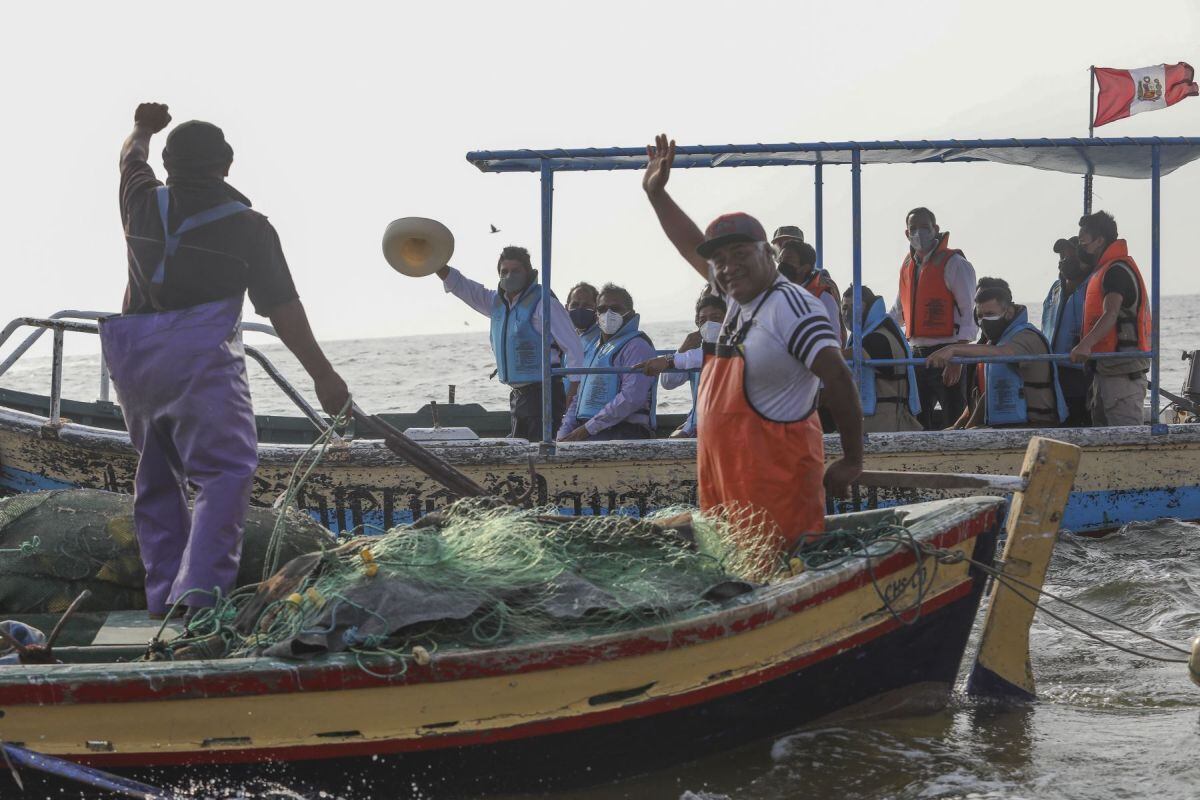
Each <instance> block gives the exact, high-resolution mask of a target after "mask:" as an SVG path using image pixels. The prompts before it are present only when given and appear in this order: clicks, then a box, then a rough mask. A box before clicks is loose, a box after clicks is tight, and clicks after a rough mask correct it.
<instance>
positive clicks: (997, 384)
mask: <svg viewBox="0 0 1200 800" xmlns="http://www.w3.org/2000/svg"><path fill="white" fill-rule="evenodd" d="M1023 330H1031V331H1034V332H1035V333H1037V335H1038V336H1041V338H1042V341H1043V342H1045V341H1046V337H1045V336H1043V335H1042V332H1041V331H1039V330H1038V329H1037V328H1036V327H1035V326H1034V325H1033V324H1032V323H1031V322H1030V321H1029V313H1028V312H1027V311H1026V310H1025V309H1021V313H1019V314H1018V315H1017V316H1016V317H1015V318H1014V319H1013V321H1012V322H1011V323H1010V324H1009V326H1008V329H1007V330H1005V331H1004V335H1003V336H1001V337H1000V341H998V342H996V344H997V345H1002V344H1007V343H1008V342H1010V341H1012V338H1013V337H1014V336H1016V335H1017V334H1018V333H1020V332H1021V331H1023ZM1046 348H1047V350H1049V348H1050V345H1049V343H1047V344H1046ZM982 366H983V368H984V381H985V384H986V386H987V390H986V396H985V397H984V401H985V404H986V408H985V409H984V411H985V416H984V421H985V422H986V424H988V425H1024V424H1025V423H1027V422H1029V406H1028V405H1027V404H1026V402H1025V382H1024V381H1023V380H1022V379H1021V371H1020V369H1019V366H1020V365H1019V364H983V365H982ZM1050 380H1051V381H1052V382H1053V383H1054V402H1055V405H1056V406H1057V408H1056V411H1057V413H1058V421H1059V422H1062V421H1063V420H1065V419H1066V418H1067V403H1066V401H1065V400H1064V399H1063V393H1062V387H1061V386H1060V385H1059V383H1058V365H1057V364H1055V363H1053V362H1051V363H1050Z"/></svg>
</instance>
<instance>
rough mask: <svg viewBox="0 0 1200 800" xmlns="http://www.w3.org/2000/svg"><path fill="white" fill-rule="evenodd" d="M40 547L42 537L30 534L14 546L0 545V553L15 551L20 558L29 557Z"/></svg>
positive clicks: (36, 552) (35, 553)
mask: <svg viewBox="0 0 1200 800" xmlns="http://www.w3.org/2000/svg"><path fill="white" fill-rule="evenodd" d="M41 548H42V537H40V536H31V537H30V538H29V539H26V540H25V541H23V542H21V543H20V544H19V545H17V546H16V547H0V553H16V554H17V555H18V556H19V557H21V558H29V557H31V556H35V555H37V554H38V551H39V550H41Z"/></svg>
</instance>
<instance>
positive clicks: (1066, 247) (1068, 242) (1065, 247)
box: [1054, 236, 1079, 256]
mask: <svg viewBox="0 0 1200 800" xmlns="http://www.w3.org/2000/svg"><path fill="white" fill-rule="evenodd" d="M1078 249H1079V237H1078V236H1072V237H1071V238H1070V239H1059V240H1058V241H1057V242H1055V243H1054V252H1056V253H1058V254H1059V255H1060V256H1061V255H1066V254H1067V253H1068V252H1071V253H1074V252H1075V251H1076V250H1078Z"/></svg>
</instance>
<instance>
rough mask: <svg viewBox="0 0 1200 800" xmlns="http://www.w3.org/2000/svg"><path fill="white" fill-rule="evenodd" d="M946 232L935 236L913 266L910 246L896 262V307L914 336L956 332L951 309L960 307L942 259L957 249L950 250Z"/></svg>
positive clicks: (946, 259)
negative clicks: (932, 244) (919, 262)
mask: <svg viewBox="0 0 1200 800" xmlns="http://www.w3.org/2000/svg"><path fill="white" fill-rule="evenodd" d="M949 242H950V233H949V232H948V231H947V232H946V233H943V234H942V235H941V236H940V237H939V238H938V243H937V247H935V248H934V249H933V252H932V253H930V254H929V256H928V257H927V258H926V259H925V263H923V264H922V265H921V268H920V269H919V270H918V269H917V263H916V260H915V259H914V258H913V253H912V250H911V249H910V250H909V251H908V255H906V256H905V257H904V263H903V264H901V265H900V309H901V311H902V312H903V313H904V333H905V334H906V335H907V336H908V338H909V339H914V338H917V337H932V338H951V337H954V336H957V335H958V324H957V323H955V321H954V311H955V310H958V311H960V312H961V311H962V309H959V308H958V303H957V301H955V299H954V293H953V292H951V291H950V289H949V288H948V287H947V286H946V263H947V262H948V261H949V260H950V258H951V257H952V256H956V255H957V256H961V255H962V251H961V250H951V249H950V246H949Z"/></svg>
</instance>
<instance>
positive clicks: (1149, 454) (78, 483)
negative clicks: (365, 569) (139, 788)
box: [0, 390, 1200, 532]
mask: <svg viewBox="0 0 1200 800" xmlns="http://www.w3.org/2000/svg"><path fill="white" fill-rule="evenodd" d="M49 411H50V399H49V398H46V397H39V396H36V395H29V394H24V393H19V392H14V391H11V390H0V491H3V492H6V493H12V492H23V491H35V490H39V489H51V488H68V487H85V488H96V489H108V490H110V491H119V492H131V491H132V487H133V475H134V469H135V466H136V463H137V462H136V456H135V454H134V452H133V448H132V446H131V445H130V443H129V437H128V435H127V434H126V433H125V432H124V430H123V423H122V421H121V416H120V409H119V408H118V407H116V406H115V405H113V404H112V403H73V402H70V401H65V400H64V401H62V414H63V416H64V418H65V419H69V420H73V421H70V422H67V421H62V422H61V423H60V424H58V425H51V424H50V419H49ZM383 417H384V418H385V419H387V420H388V421H390V422H392V423H393V424H394V425H396V427H398V428H401V429H404V428H409V427H413V426H416V427H427V426H430V425H432V421H433V420H432V416H431V414H430V410H429V409H428V408H426V409H423V410H422V411H421V412H418V413H415V414H385V415H383ZM500 417H503V421H499V422H498V420H499V418H500ZM439 418H440V421H441V422H442V424H443V425H446V426H452V425H460V424H465V425H468V426H471V427H475V428H476V429H481V430H483V431H484V432H488V430H489V428H491V427H492V426H495V425H497V424H502V425H503V426H504V428H506V427H507V414H500V412H485V411H483V409H481V408H480V407H479V406H467V407H463V408H457V407H442V406H439ZM667 424H669V421H668V423H667ZM315 433H316V431H315V428H314V427H313V426H312V424H311V423H309V422H308V421H307V420H305V419H304V418H302V417H294V418H281V417H260V418H259V434H260V441H261V445H260V448H259V468H258V476H257V478H256V480H255V486H254V502H255V503H257V504H260V505H270V504H271V503H273V502H274V500H275V499H276V498H277V497H278V496H279V495H280V494H282V493H283V491H284V489H285V487H286V484H287V480H288V478H289V476H290V475H291V470H292V466H293V465H294V464H295V463H296V459H297V458H298V457H299V456H300V454H301V453H302V452H303V451H304V450H305V448H306V447H307V442H309V441H311V439H312V437H313V436H314V435H315ZM1039 435H1040V436H1053V437H1054V438H1056V439H1059V440H1061V441H1065V442H1069V443H1071V444H1075V445H1078V446H1079V447H1081V448H1082V450H1083V460H1082V464H1081V466H1080V471H1079V475H1078V478H1077V480H1076V483H1075V491H1074V492H1073V494H1072V495H1071V500H1070V503H1068V505H1067V510H1066V516H1065V519H1064V523H1063V524H1064V527H1066V528H1068V529H1070V530H1073V531H1076V532H1100V531H1106V530H1111V529H1113V528H1116V527H1120V526H1121V525H1125V524H1127V523H1130V522H1138V521H1149V520H1153V519H1158V518H1161V517H1177V518H1181V519H1187V520H1195V519H1200V426H1198V425H1182V424H1181V425H1167V426H1164V427H1163V430H1162V431H1160V432H1155V431H1153V430H1151V428H1150V427H1149V426H1137V427H1121V428H1095V429H1043V430H1036V429H1032V430H1003V431H990V430H976V431H953V432H930V433H898V434H872V435H871V436H870V437H869V439H868V441H867V443H866V459H867V463H868V466H870V467H871V468H873V469H884V470H892V471H905V472H939V471H940V472H969V473H983V474H992V475H1005V474H1013V473H1015V472H1016V470H1017V469H1018V468H1019V467H1020V465H1021V459H1022V458H1023V455H1024V452H1025V448H1026V446H1027V445H1028V443H1029V441H1030V439H1031V437H1034V436H1039ZM427 446H428V447H430V448H431V449H432V450H433V451H434V452H435V453H437V454H438V455H439V456H441V457H442V458H444V459H445V460H447V461H448V462H450V463H451V464H453V465H454V466H456V467H458V468H459V469H461V470H462V471H463V472H465V473H466V474H467V475H469V476H470V477H472V478H474V479H475V480H476V481H477V482H479V483H480V484H481V485H482V486H484V487H486V488H488V489H489V490H494V491H496V490H499V491H502V490H504V489H506V488H513V489H517V490H518V491H521V492H523V491H524V490H525V489H526V488H527V487H528V482H529V481H530V477H529V460H530V458H533V459H534V462H535V467H536V473H537V474H536V477H535V478H534V479H533V480H534V481H535V487H534V490H535V493H534V498H535V500H536V502H537V503H539V504H542V505H546V504H553V505H556V506H558V507H559V509H560V510H561V512H562V513H564V514H611V513H621V514H634V515H638V514H642V513H645V512H646V511H648V510H653V509H658V508H664V507H667V506H671V505H678V504H695V502H696V476H695V458H696V447H695V442H694V441H691V440H677V439H656V440H649V441H642V442H607V443H601V442H583V443H579V444H568V445H561V446H559V447H558V448H557V449H556V450H555V452H553V453H548V452H545V451H544V450H542V449H541V448H539V446H538V445H536V444H530V443H528V442H525V441H524V440H512V439H501V438H482V439H477V440H470V441H458V442H437V443H434V442H428V443H427ZM825 452H826V457H827V458H829V459H833V458H837V457H838V456H839V455H840V443H839V441H838V438H837V437H836V436H827V437H826V438H825ZM1131 464H1136V465H1137V468H1136V469H1131V468H1130V465H1131ZM997 494H1003V492H997ZM951 496H963V492H946V491H939V490H930V489H913V490H896V489H865V488H864V489H862V490H861V491H856V493H855V495H854V496H853V498H852V499H851V500H850V501H848V502H846V503H843V504H839V506H838V507H837V508H834V509H831V511H855V510H869V509H873V508H881V507H888V506H893V505H897V504H901V503H912V502H920V501H925V500H933V499H941V498H945V497H951ZM448 500H449V495H448V493H447V492H446V491H445V490H444V489H443V488H442V487H441V486H440V485H438V484H437V483H436V482H434V481H432V480H431V479H430V478H428V477H427V476H426V475H424V474H423V473H421V472H420V471H419V470H417V469H416V468H414V467H413V466H411V465H409V464H407V463H405V462H403V461H402V460H400V459H398V458H396V457H395V456H394V455H392V453H391V452H390V451H388V450H387V448H386V447H384V445H383V443H382V442H379V441H376V440H361V439H349V440H347V441H344V442H342V443H339V444H336V445H335V446H333V447H331V448H330V450H329V452H328V453H327V454H326V456H325V457H324V459H323V460H322V462H321V464H320V466H319V467H318V468H317V470H316V471H315V472H314V474H313V476H312V478H311V479H310V480H309V483H308V484H307V485H306V487H305V489H304V491H303V492H302V493H301V495H300V496H299V498H298V502H299V504H300V506H301V507H302V508H303V509H305V510H306V511H308V512H310V513H311V514H313V515H314V516H315V517H316V518H317V519H319V520H321V521H322V522H323V523H324V524H326V525H328V526H329V527H330V528H332V529H334V530H346V529H351V528H354V527H356V526H360V525H367V526H373V527H377V528H388V527H391V526H392V525H395V524H400V523H405V522H411V521H412V520H413V519H415V518H418V517H420V516H421V515H423V514H425V513H427V512H429V511H431V510H433V509H435V508H439V507H442V506H444V505H445V504H446V502H447V501H448Z"/></svg>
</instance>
